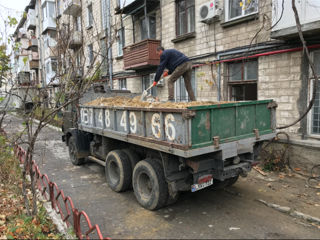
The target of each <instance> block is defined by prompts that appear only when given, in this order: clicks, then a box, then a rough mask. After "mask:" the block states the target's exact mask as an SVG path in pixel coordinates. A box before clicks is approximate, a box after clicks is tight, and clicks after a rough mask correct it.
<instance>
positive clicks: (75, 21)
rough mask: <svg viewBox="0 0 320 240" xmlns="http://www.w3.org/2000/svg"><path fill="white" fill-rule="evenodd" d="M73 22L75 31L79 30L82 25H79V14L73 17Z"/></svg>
mask: <svg viewBox="0 0 320 240" xmlns="http://www.w3.org/2000/svg"><path fill="white" fill-rule="evenodd" d="M73 22H74V29H75V30H76V31H79V32H81V29H82V27H81V16H77V17H74V19H73Z"/></svg>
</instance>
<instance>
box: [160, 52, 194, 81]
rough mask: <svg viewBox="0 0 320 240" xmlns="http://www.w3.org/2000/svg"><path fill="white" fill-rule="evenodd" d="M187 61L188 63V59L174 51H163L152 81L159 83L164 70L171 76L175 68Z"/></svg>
mask: <svg viewBox="0 0 320 240" xmlns="http://www.w3.org/2000/svg"><path fill="white" fill-rule="evenodd" d="M188 61H190V59H189V58H188V57H186V56H185V55H184V54H183V53H181V52H179V51H177V50H175V49H166V50H164V51H163V52H162V54H161V57H160V65H159V66H158V69H157V73H156V76H155V77H154V81H155V82H158V81H159V79H160V77H161V75H162V73H163V70H164V69H165V68H166V69H168V70H169V72H168V73H169V74H171V73H172V72H173V71H174V70H175V69H176V67H178V66H179V65H181V64H182V63H185V62H188Z"/></svg>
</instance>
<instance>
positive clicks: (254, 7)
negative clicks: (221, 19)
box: [225, 0, 259, 21]
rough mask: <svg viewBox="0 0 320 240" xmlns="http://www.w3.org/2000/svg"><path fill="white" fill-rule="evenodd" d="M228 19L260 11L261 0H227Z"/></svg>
mask: <svg viewBox="0 0 320 240" xmlns="http://www.w3.org/2000/svg"><path fill="white" fill-rule="evenodd" d="M225 1H226V4H225V6H226V21H230V20H233V19H237V18H241V17H244V16H247V15H250V14H254V13H257V12H258V3H259V0H225Z"/></svg>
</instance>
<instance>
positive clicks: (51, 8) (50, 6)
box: [42, 1, 56, 21]
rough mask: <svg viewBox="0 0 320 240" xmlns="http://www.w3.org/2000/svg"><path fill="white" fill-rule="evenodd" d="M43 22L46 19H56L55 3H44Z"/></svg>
mask: <svg viewBox="0 0 320 240" xmlns="http://www.w3.org/2000/svg"><path fill="white" fill-rule="evenodd" d="M42 15H43V18H42V21H43V20H44V19H46V18H49V17H51V18H55V17H56V11H55V3H54V2H48V1H46V2H44V3H43V5H42Z"/></svg>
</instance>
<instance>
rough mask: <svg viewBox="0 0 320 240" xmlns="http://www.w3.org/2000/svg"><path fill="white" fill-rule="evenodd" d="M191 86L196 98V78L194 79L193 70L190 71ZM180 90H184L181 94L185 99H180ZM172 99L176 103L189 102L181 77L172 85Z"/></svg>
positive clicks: (194, 73)
mask: <svg viewBox="0 0 320 240" xmlns="http://www.w3.org/2000/svg"><path fill="white" fill-rule="evenodd" d="M178 85H179V86H178ZM191 85H192V89H193V92H194V96H195V97H197V78H196V69H195V68H193V69H192V75H191ZM182 89H183V90H184V91H183V94H184V96H185V99H182V97H183V96H182V94H181V93H182V92H181V91H182ZM174 99H175V101H176V102H189V94H188V92H187V89H186V86H185V84H184V79H183V77H182V76H181V77H180V78H178V79H177V81H175V83H174Z"/></svg>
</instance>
